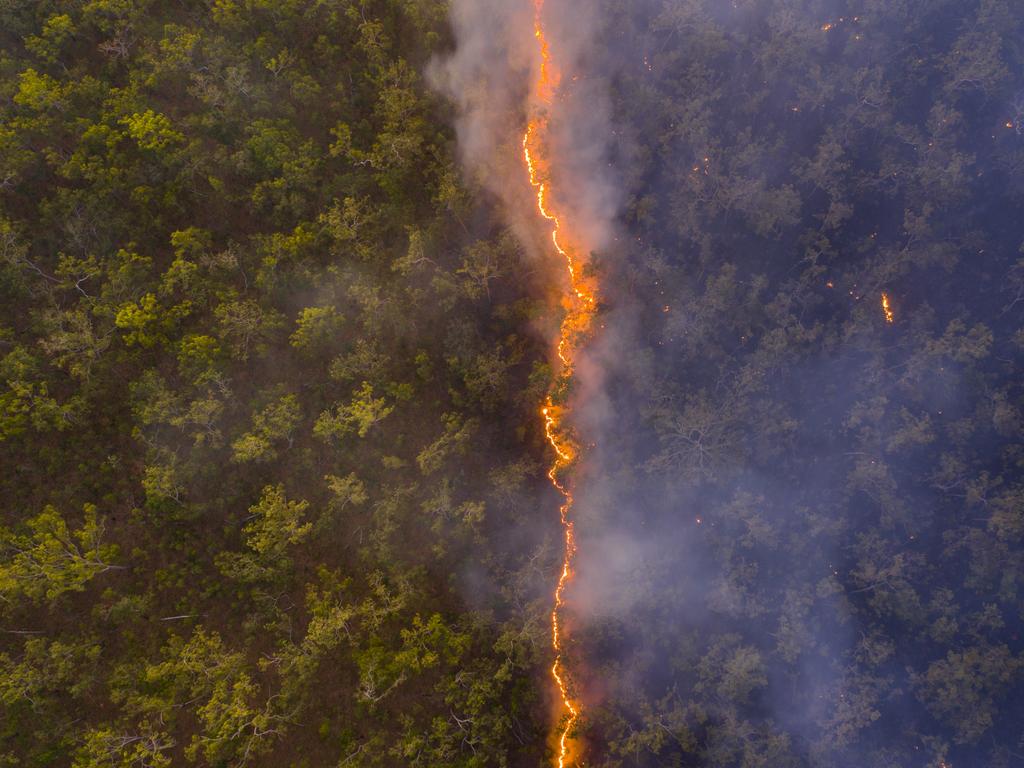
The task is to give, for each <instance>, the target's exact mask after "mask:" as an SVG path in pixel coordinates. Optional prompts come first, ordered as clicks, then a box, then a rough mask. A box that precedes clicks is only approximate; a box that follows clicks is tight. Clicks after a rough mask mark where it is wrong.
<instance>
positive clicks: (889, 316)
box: [882, 293, 896, 324]
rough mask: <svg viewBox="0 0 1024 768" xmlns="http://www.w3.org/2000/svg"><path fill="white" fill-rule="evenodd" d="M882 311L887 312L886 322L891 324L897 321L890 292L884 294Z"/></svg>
mask: <svg viewBox="0 0 1024 768" xmlns="http://www.w3.org/2000/svg"><path fill="white" fill-rule="evenodd" d="M882 312H883V313H884V314H885V322H887V323H890V324H891V323H894V322H896V315H894V314H893V311H892V304H891V303H890V301H889V294H888V293H883V294H882Z"/></svg>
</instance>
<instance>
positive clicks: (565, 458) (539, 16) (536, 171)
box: [523, 0, 597, 768]
mask: <svg viewBox="0 0 1024 768" xmlns="http://www.w3.org/2000/svg"><path fill="white" fill-rule="evenodd" d="M543 12H544V0H534V37H535V38H536V39H537V47H538V55H539V57H540V71H539V75H538V78H537V81H536V82H535V83H534V99H535V102H534V106H533V108H532V109H531V111H530V115H529V121H528V124H527V128H526V133H525V134H524V135H523V160H524V162H525V165H526V170H527V172H528V174H529V179H530V185H531V186H532V187H533V189H534V190H535V192H536V195H537V211H538V213H539V214H540V215H541V217H542V218H543V219H544V220H545V221H546V222H547V223H548V224H549V225H550V227H551V244H552V246H553V247H554V251H555V252H556V253H557V254H558V256H559V257H560V259H562V260H563V261H564V263H565V268H566V270H567V272H568V290H567V291H566V292H565V296H564V298H563V302H562V304H563V307H564V309H565V315H564V317H563V319H562V324H561V327H560V329H559V334H558V342H557V345H556V351H557V355H558V359H559V360H560V361H561V364H562V369H561V371H560V373H559V376H558V379H557V380H556V382H555V384H554V386H553V388H552V392H553V394H551V395H549V396H548V398H547V400H546V402H545V404H544V407H543V408H542V409H541V415H542V416H543V418H544V435H545V437H546V438H547V441H548V443H549V444H550V445H551V448H552V450H553V451H554V454H555V459H554V462H553V463H552V465H551V467H550V469H549V470H548V478H549V479H550V480H551V484H552V485H553V486H554V487H555V488H556V489H557V490H558V492H559V493H560V494H561V495H562V497H563V503H562V506H561V509H560V515H561V523H562V530H563V532H564V536H565V548H564V551H563V559H562V570H561V573H560V575H559V577H558V584H557V586H556V587H555V593H554V606H553V608H552V610H551V647H552V650H553V652H554V656H555V660H554V663H553V664H552V665H551V677H552V679H553V680H554V683H555V685H556V686H557V688H558V693H559V697H560V698H561V701H562V706H563V709H564V716H563V717H562V718H561V722H560V725H559V731H560V732H559V733H558V768H566V765H567V762H568V761H569V760H570V753H571V752H572V751H573V750H572V748H571V745H570V744H569V740H570V738H571V734H572V731H573V729H574V728H575V726H576V725H577V723H578V722H579V719H580V712H581V709H580V703H579V701H578V700H576V699H575V698H574V696H573V693H572V690H571V689H572V685H571V681H570V678H569V673H568V672H567V670H566V668H565V664H564V660H563V635H562V623H561V615H562V610H563V608H564V606H565V589H566V587H567V585H568V583H569V582H570V581H571V580H572V577H573V561H574V559H575V555H576V537H575V530H574V527H573V521H572V516H571V513H572V509H573V504H574V499H573V494H572V490H571V488H570V486H569V484H568V482H567V481H564V480H563V479H562V475H563V473H564V471H565V470H567V469H568V468H570V467H571V466H572V465H573V463H574V462H575V460H576V458H577V456H578V453H579V449H578V446H577V445H576V443H575V441H574V439H573V438H572V436H571V434H569V432H568V430H567V429H566V427H565V417H566V413H567V412H566V408H565V406H564V405H562V404H560V403H556V400H555V395H554V392H557V391H559V390H563V389H564V388H565V387H564V385H565V384H567V383H569V382H570V381H571V379H572V378H573V368H574V362H575V357H576V353H577V351H578V350H579V348H580V346H581V345H582V343H583V342H584V340H585V338H586V336H587V335H588V333H589V332H590V330H591V327H592V325H593V320H594V316H595V313H596V308H597V291H596V286H595V285H594V284H593V280H592V279H589V278H587V277H586V276H585V274H584V272H585V270H584V267H585V263H583V262H581V261H580V260H579V257H578V256H577V254H576V250H575V248H574V246H573V244H572V242H571V238H570V237H568V235H567V234H566V231H565V226H564V222H563V220H562V218H561V217H560V215H559V214H558V212H557V211H556V210H555V209H554V208H553V205H552V203H551V199H550V178H549V170H550V159H549V158H548V156H547V155H546V150H547V138H548V137H547V134H548V125H549V111H550V108H551V106H552V105H553V104H554V101H555V97H556V95H557V93H558V87H559V84H560V83H561V74H560V73H559V71H558V69H557V66H556V64H555V62H554V60H553V58H552V55H551V46H550V43H549V42H548V39H547V36H546V34H545V30H544V19H543Z"/></svg>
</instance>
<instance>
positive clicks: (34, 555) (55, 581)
mask: <svg viewBox="0 0 1024 768" xmlns="http://www.w3.org/2000/svg"><path fill="white" fill-rule="evenodd" d="M84 512H85V518H84V520H83V522H82V525H81V526H80V527H79V528H77V529H74V530H73V529H71V528H70V527H69V526H68V523H67V521H66V520H65V519H64V517H63V516H62V515H61V514H60V512H58V511H57V510H56V509H55V508H54V507H52V506H47V507H46V508H45V509H44V510H43V511H42V512H40V513H39V514H38V515H36V516H35V517H32V518H30V519H29V520H28V521H27V522H26V524H25V528H26V530H25V531H24V532H18V531H11V530H6V529H0V548H2V551H3V559H2V561H0V596H2V597H3V599H4V602H5V603H7V604H11V603H14V602H15V601H17V600H19V599H21V598H28V599H30V600H35V601H39V600H43V599H45V600H47V601H53V600H56V599H57V598H58V597H60V596H61V595H63V594H64V593H65V592H81V591H82V590H84V589H85V588H86V585H87V584H88V583H89V582H90V581H92V579H93V578H95V577H96V576H97V575H99V574H101V573H106V572H107V571H109V570H112V569H114V568H118V567H119V566H116V565H114V564H112V563H111V562H110V561H111V560H112V559H113V558H114V557H116V555H117V546H116V545H113V544H105V543H103V535H104V524H103V520H102V519H101V518H100V517H99V515H98V512H97V509H96V507H95V506H93V505H92V504H87V505H85V510H84Z"/></svg>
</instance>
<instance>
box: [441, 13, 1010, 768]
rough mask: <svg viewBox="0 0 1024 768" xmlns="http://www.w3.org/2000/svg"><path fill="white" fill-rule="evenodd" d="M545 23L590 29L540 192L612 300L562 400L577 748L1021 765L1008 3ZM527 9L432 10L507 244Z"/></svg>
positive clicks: (645, 754)
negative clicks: (502, 206) (571, 518)
mask: <svg viewBox="0 0 1024 768" xmlns="http://www.w3.org/2000/svg"><path fill="white" fill-rule="evenodd" d="M581 9H583V10H585V11H586V13H584V14H581V13H580V10H581ZM549 13H550V14H551V15H552V17H553V19H554V23H555V25H556V28H557V25H558V23H560V22H564V23H565V24H566V28H567V29H568V30H572V29H573V26H572V25H573V22H574V21H579V20H580V19H581V18H583V17H585V21H586V25H587V28H586V29H585V32H586V34H583V35H580V36H579V37H576V38H573V37H572V35H571V34H569V32H566V33H564V34H562V35H561V37H567V38H569V39H570V40H572V41H573V42H574V43H575V45H576V48H574V49H573V61H575V62H576V63H577V65H578V66H580V67H581V68H583V69H585V74H582V73H581V75H580V76H581V78H582V81H583V82H585V83H586V84H587V85H586V87H584V86H577V85H574V84H575V83H577V82H580V81H578V80H577V81H574V80H572V79H571V77H570V78H569V79H568V83H569V85H568V86H567V94H568V96H567V99H568V100H567V101H566V102H565V106H566V110H567V111H566V113H565V120H564V122H562V123H560V125H561V126H562V127H563V129H564V131H565V133H564V134H561V133H560V134H557V135H558V136H559V146H560V149H564V151H565V152H566V153H567V154H566V155H565V160H564V165H560V166H559V171H560V172H562V173H565V174H566V176H567V178H570V179H572V181H573V182H574V183H572V184H565V185H560V186H559V192H558V194H559V204H560V205H564V206H568V207H567V208H566V210H572V212H573V213H574V214H575V215H577V216H578V220H579V221H580V222H582V223H581V225H580V226H581V227H582V228H583V229H584V230H585V231H589V230H588V227H592V229H593V232H595V233H597V234H595V235H594V237H593V241H592V246H593V249H594V250H595V251H596V252H597V254H598V269H599V271H600V274H601V284H602V290H603V293H604V296H603V299H604V302H605V308H604V313H603V314H602V316H601V320H600V324H601V326H602V327H601V331H600V333H598V334H596V337H595V339H594V340H593V342H592V343H591V346H590V348H589V351H588V352H587V354H586V355H585V358H584V359H583V360H582V361H581V362H580V364H579V370H580V373H581V377H580V380H579V383H578V387H577V390H576V392H575V395H576V398H575V404H576V405H575V409H576V410H575V416H574V418H575V420H576V424H577V425H578V428H579V430H580V435H581V439H582V441H583V442H584V444H586V445H587V446H588V448H587V454H586V459H585V460H584V462H583V463H582V465H581V466H580V467H579V468H578V470H577V481H576V482H577V490H578V497H577V498H578V507H577V509H578V518H577V520H578V522H577V535H578V544H579V553H578V560H577V573H576V578H575V580H574V582H573V584H572V588H571V594H570V603H571V608H570V610H571V620H570V632H571V643H572V645H571V648H570V659H569V661H570V666H571V667H572V668H573V670H574V674H575V677H576V679H577V684H578V686H579V690H580V692H581V693H582V694H583V696H584V699H585V701H586V702H587V703H588V704H589V705H590V707H591V709H590V712H589V715H588V718H587V720H586V722H585V723H584V727H583V735H584V738H585V741H586V742H587V744H588V749H589V750H590V752H589V754H590V760H589V763H590V764H592V765H601V764H609V765H611V764H617V763H616V761H617V760H628V761H630V762H631V763H632V764H637V765H663V764H671V761H672V760H681V761H683V764H695V765H696V764H699V765H715V766H727V765H758V764H763V763H764V761H767V762H768V764H772V765H801V766H803V765H807V766H810V765H814V766H845V765H851V766H852V765H858V766H864V765H878V766H883V765H885V766H889V765H900V766H939V765H943V766H946V765H980V764H992V765H1009V764H1013V761H1014V760H1015V759H1016V758H1015V757H1014V756H1013V755H1014V753H1015V751H1018V750H1017V747H1016V744H1017V741H1018V740H1019V738H1020V734H1019V733H1018V732H1017V728H1016V726H1015V725H1014V723H1015V721H1016V720H1015V718H1016V717H1017V715H1018V714H1019V712H1020V708H1021V702H1020V701H1019V697H1015V696H1014V695H1013V691H1014V686H1015V685H1017V684H1018V683H1019V679H1020V678H1019V666H1018V664H1019V659H1020V654H1021V650H1022V648H1021V642H1020V631H1019V630H1020V627H1019V624H1020V620H1019V611H1018V610H1017V608H1018V607H1019V605H1020V595H1019V594H1018V589H1017V587H1016V583H1017V581H1016V580H1017V574H1019V573H1020V569H1021V554H1020V536H1019V533H1017V531H1018V530H1019V529H1018V527H1016V525H1017V524H1016V523H1015V522H1012V521H1014V520H1016V519H1017V515H1018V513H1017V512H1014V511H1010V510H1016V509H1019V504H1018V503H1017V502H1016V501H1014V500H1015V499H1017V498H1018V497H1017V496H1016V495H1015V494H1016V493H1017V491H1016V490H1015V489H1016V488H1018V487H1019V485H1020V481H1019V469H1017V468H1016V467H1017V465H1016V463H1015V462H1016V459H1015V458H1014V457H1015V456H1016V449H1015V448H1014V447H1013V445H1014V441H1015V440H1016V439H1017V438H1018V437H1019V431H1020V423H1021V422H1020V417H1019V414H1020V395H1021V393H1020V391H1019V386H1018V385H1017V384H1016V383H1015V381H1016V378H1017V377H1016V372H1017V370H1018V364H1019V360H1020V353H1021V349H1020V344H1019V342H1018V341H1016V340H1015V339H1017V338H1018V334H1017V324H1018V323H1019V321H1020V318H1019V316H1018V314H1015V313H1016V312H1017V310H1019V306H1017V305H1015V304H1014V303H1013V301H1012V296H1011V294H1012V293H1013V290H1012V288H1010V289H1009V292H1007V290H1008V289H1007V286H1012V284H1013V281H1014V274H1016V273H1015V272H1014V269H1017V267H1016V266H1015V264H1016V263H1017V258H1018V256H1017V249H1018V246H1019V242H1018V240H1019V237H1018V236H1017V235H1015V234H1014V232H1013V228H1012V227H1009V226H1007V222H1010V221H1013V220H1014V214H1013V211H1015V210H1016V208H1017V207H1018V206H1019V204H1020V202H1021V199H1020V194H1019V191H1018V188H1017V182H1016V181H1014V179H1015V178H1018V177H1017V175H1016V173H1015V169H1018V168H1020V167H1022V165H1021V163H1022V160H1024V146H1022V144H1021V143H1020V141H1019V134H1018V133H1017V131H1016V130H1014V128H1013V126H1014V125H1015V119H1014V117H1013V116H1012V115H1010V114H1009V113H1008V112H1007V110H1008V109H1010V107H1012V105H1013V103H1014V95H1015V94H1017V93H1019V92H1020V82H1019V81H1020V72H1021V71H1022V69H1021V58H1020V52H1019V50H1018V49H1017V46H1015V45H1014V44H1013V42H1012V35H1013V34H1014V30H1016V29H1018V28H1019V22H1018V21H1016V20H1015V19H1014V18H1013V16H1012V13H1010V6H1009V5H1008V4H1007V3H1005V2H999V1H998V0H993V1H992V2H979V3H973V2H972V3H966V4H949V3H946V4H929V3H925V2H908V3H903V4H900V5H898V6H897V5H888V4H885V3H873V2H863V3H835V2H797V1H796V0H775V1H774V2H759V3H738V4H737V3H734V4H732V5H731V6H729V7H727V6H726V5H725V4H720V3H711V2H701V1H700V0H697V1H696V2H664V3H661V2H659V3H653V2H652V3H630V4H627V5H623V4H621V3H611V2H608V3H596V2H595V3H592V4H589V5H587V6H585V7H584V6H582V5H578V6H575V8H572V9H570V6H568V5H561V4H558V3H555V2H551V3H550V4H549ZM528 15H529V9H528V8H527V9H525V10H524V9H523V8H519V7H518V6H509V5H503V6H501V7H498V6H492V5H491V4H486V3H485V4H476V3H458V4H456V8H455V20H456V21H455V24H456V30H457V35H458V40H459V44H458V45H459V47H458V48H457V50H456V53H455V54H454V56H453V57H452V58H451V59H450V60H448V61H447V62H446V63H445V64H444V65H443V66H442V67H440V68H439V70H438V71H439V72H443V73H444V77H443V78H441V79H439V81H438V82H439V83H443V84H444V87H445V88H446V89H447V92H448V93H449V94H450V95H452V96H453V97H454V98H455V101H456V104H457V105H458V107H459V109H460V113H459V114H460V116H459V135H460V141H461V142H462V150H463V157H464V159H465V162H466V164H467V168H468V169H469V170H470V172H472V173H476V174H477V175H478V179H483V183H486V184H490V185H491V189H492V190H494V191H495V193H497V194H499V195H501V196H502V199H503V200H504V201H505V203H506V205H507V208H508V211H509V215H510V217H511V219H512V220H514V221H515V222H517V226H518V227H519V228H520V229H519V230H517V231H523V230H525V231H529V230H530V229H531V227H532V226H534V225H533V224H531V223H530V217H532V216H533V209H532V207H531V205H530V203H531V201H530V200H529V199H528V198H529V195H528V192H529V190H528V189H526V188H525V185H524V183H520V186H521V187H523V190H524V191H523V192H522V193H518V192H517V193H514V194H513V193H511V192H510V191H509V189H510V187H511V186H512V185H511V184H509V183H508V182H507V181H506V180H507V179H508V178H515V176H514V173H516V172H519V171H517V170H516V162H517V160H518V158H517V157H516V155H517V153H518V150H519V146H518V144H517V142H518V141H519V139H520V134H519V133H518V132H517V129H514V128H511V129H510V126H516V125H519V126H521V125H522V118H521V115H522V114H523V112H524V111H525V110H526V109H527V105H528V104H529V100H530V97H529V93H528V88H527V87H526V85H525V83H526V82H527V81H528V78H527V77H526V76H525V75H523V72H524V71H526V70H527V69H528V68H529V65H530V64H529V62H530V59H529V55H528V53H526V54H524V53H523V51H524V50H526V51H528V48H527V49H519V48H517V45H520V44H529V42H530V41H529V40H528V39H526V37H525V36H526V35H528V34H529V18H528ZM517 25H518V26H517ZM509 27H515V29H514V30H512V29H510V28H509ZM524 30H525V31H524ZM511 38H515V39H514V40H512V39H511ZM495 41H498V42H497V43H495ZM516 41H518V42H516ZM560 42H563V43H564V42H565V41H564V40H560ZM494 52H497V55H495V53H494ZM584 65H585V67H584ZM571 69H572V68H571V67H570V68H567V71H571ZM439 77H440V75H439ZM481 83H484V84H486V85H488V86H494V85H497V86H498V91H497V92H496V93H490V92H489V90H488V88H487V87H479V86H480V84H481ZM473 84H475V86H474V85H473ZM588 88H590V89H593V90H589V91H588V90H587V89H588ZM577 89H578V90H577ZM605 89H607V90H605ZM595 92H597V93H598V96H599V97H598V98H595V97H594V93H595ZM591 103H597V104H598V108H597V109H596V110H595V117H596V119H594V120H588V119H587V117H588V115H587V110H586V108H585V107H586V106H587V105H588V104H591ZM602 104H605V105H607V107H605V106H601V105H602ZM1008 105H1009V106H1008ZM1011 111H1012V110H1011ZM516 116H519V119H518V120H516V119H515V118H516ZM568 116H572V118H573V119H569V117H568ZM574 130H577V131H582V132H583V134H582V135H583V136H584V137H585V139H586V140H583V141H581V145H582V147H583V148H580V149H578V151H573V150H572V147H573V138H574V137H578V136H579V134H574V133H573V131H574ZM565 137H568V138H565ZM563 141H564V145H563V144H562V142H563ZM502 158H504V159H502ZM609 162H612V166H609V165H608V163H609ZM499 163H504V165H499ZM499 168H500V169H502V170H500V171H499V170H498V169H499ZM509 169H511V171H510V172H511V173H513V176H511V177H509V176H507V175H504V174H505V173H506V172H507V171H508V170H509ZM519 178H521V175H520V177H519ZM592 180H594V181H592ZM616 182H617V183H616ZM514 183H515V182H514ZM595 189H596V190H597V191H596V193H595V192H594V190H595ZM577 192H580V193H582V194H583V197H582V198H574V194H576V193H577ZM524 197H525V198H526V201H525V204H524V202H523V198H524ZM575 199H583V200H585V202H584V203H581V204H579V207H576V208H572V206H573V204H574V200H575ZM524 211H525V213H523V212H524ZM520 217H522V218H520ZM524 222H525V223H524ZM539 241H540V242H541V243H543V238H540V239H539ZM531 242H533V243H534V244H536V243H537V242H538V238H537V237H536V235H534V236H533V240H532V241H531ZM602 259H603V260H602ZM883 291H885V292H887V294H890V295H892V296H893V302H894V305H895V312H896V314H895V320H894V322H893V323H892V324H888V323H887V322H886V320H885V317H884V315H883V314H882V311H881V307H880V305H879V296H880V293H881V292H883ZM996 294H999V296H1000V297H1001V298H1000V300H999V301H998V302H996V301H992V300H990V298H988V297H991V296H994V295H996ZM1008 307H1009V309H1008ZM554 512H555V511H554V510H552V514H554Z"/></svg>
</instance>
